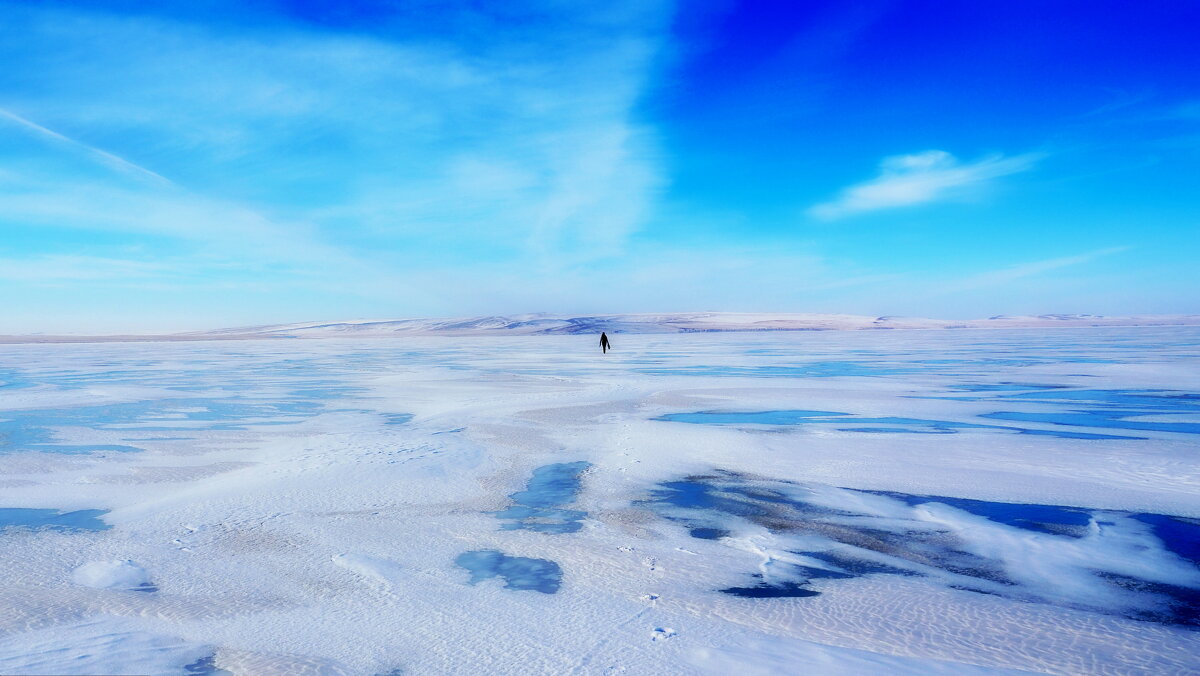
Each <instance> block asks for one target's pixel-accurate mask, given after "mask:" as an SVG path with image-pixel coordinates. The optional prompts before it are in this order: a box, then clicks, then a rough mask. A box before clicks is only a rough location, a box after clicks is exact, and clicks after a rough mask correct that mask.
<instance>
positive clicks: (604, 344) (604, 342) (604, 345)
mask: <svg viewBox="0 0 1200 676" xmlns="http://www.w3.org/2000/svg"><path fill="white" fill-rule="evenodd" d="M609 347H611V345H609V343H608V334H607V333H605V332H603V331H601V332H600V349H601V350H604V354H608V348H609Z"/></svg>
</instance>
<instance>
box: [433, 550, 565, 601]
mask: <svg viewBox="0 0 1200 676" xmlns="http://www.w3.org/2000/svg"><path fill="white" fill-rule="evenodd" d="M454 562H455V563H457V564H458V565H459V566H462V567H463V568H466V569H467V570H469V571H471V581H470V583H471V584H477V583H479V582H482V581H484V580H488V579H491V578H493V577H501V578H503V579H504V587H505V588H506V589H516V590H524V589H529V590H533V591H539V592H541V593H543V594H553V593H555V592H557V591H558V588H559V586H560V585H561V584H562V569H561V568H559V567H558V564H557V563H555V562H553V561H547V560H545V559H529V558H525V557H522V556H507V555H505V554H503V553H501V552H499V551H496V550H494V549H483V550H479V551H474V552H465V553H463V554H460V555H459V557H458V558H457V559H455V560H454Z"/></svg>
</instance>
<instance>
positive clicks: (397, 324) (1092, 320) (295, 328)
mask: <svg viewBox="0 0 1200 676" xmlns="http://www.w3.org/2000/svg"><path fill="white" fill-rule="evenodd" d="M1120 326H1129V327H1139V326H1140V327H1150V326H1200V315H1131V316H1126V317H1105V316H1102V315H1089V314H1046V315H1036V316H1033V315H1030V316H1026V315H996V316H993V317H988V318H987V319H966V320H959V319H927V318H922V317H899V316H892V315H888V316H883V317H870V316H865V315H843V314H796V313H739V312H676V313H665V314H614V315H580V316H571V315H552V314H524V315H510V316H499V315H492V316H487V317H459V318H450V319H384V320H357V319H356V320H352V321H336V322H302V323H297V324H270V325H263V326H246V327H240V328H229V329H216V330H212V331H190V332H187V333H171V334H158V335H108V336H76V335H24V336H20V335H0V344H3V343H95V342H152V341H196V340H260V339H264V338H348V337H364V338H366V337H380V336H552V335H574V334H589V333H596V334H598V333H600V332H601V331H607V332H609V333H614V334H616V333H626V334H628V333H716V332H734V331H867V330H889V329H891V330H916V329H1036V328H1096V327H1120Z"/></svg>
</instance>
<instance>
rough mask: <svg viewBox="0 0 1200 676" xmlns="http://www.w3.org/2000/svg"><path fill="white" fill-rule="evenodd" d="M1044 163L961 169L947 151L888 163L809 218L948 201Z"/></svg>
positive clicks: (995, 159) (998, 161)
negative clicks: (867, 179)
mask: <svg viewBox="0 0 1200 676" xmlns="http://www.w3.org/2000/svg"><path fill="white" fill-rule="evenodd" d="M1041 157H1042V155H1041V154H1040V153H1027V154H1024V155H1014V156H1012V157H1005V156H1003V155H990V156H987V157H984V158H982V159H979V160H976V161H974V162H968V163H963V162H959V160H958V158H956V157H954V156H953V155H951V154H950V153H948V152H946V151H944V150H926V151H924V152H920V153H916V154H913V155H896V156H893V157H887V158H884V160H883V161H882V162H880V164H879V175H878V176H876V177H875V178H873V179H871V180H869V181H866V182H864V183H859V184H857V185H852V186H850V187H848V188H846V189H844V190H842V192H841V194H839V195H838V196H837V198H836V199H834V200H832V201H829V202H823V203H821V204H817V205H815V206H813V207H811V208H810V209H809V210H808V212H807V213H808V215H809V216H812V217H813V218H817V219H820V220H826V221H829V220H835V219H838V218H842V217H844V216H850V215H853V214H857V213H862V212H867V211H878V210H881V209H893V208H897V207H906V206H913V205H917V204H925V203H929V202H936V201H939V200H943V199H949V198H952V197H955V196H957V195H960V194H962V193H963V192H965V191H967V190H970V189H973V188H979V187H982V186H984V185H986V184H987V183H989V182H990V181H992V180H994V179H996V178H999V177H1001V176H1007V175H1009V174H1016V173H1019V172H1022V171H1027V170H1028V169H1030V168H1032V167H1033V165H1034V164H1035V163H1036V162H1037V161H1038V160H1039V159H1041Z"/></svg>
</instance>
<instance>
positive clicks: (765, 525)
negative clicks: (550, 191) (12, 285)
mask: <svg viewBox="0 0 1200 676" xmlns="http://www.w3.org/2000/svg"><path fill="white" fill-rule="evenodd" d="M610 335H613V334H612V333H610ZM613 338H614V348H615V349H614V351H612V352H610V353H609V354H607V355H601V354H600V353H599V350H598V349H597V347H596V346H595V344H594V343H595V335H592V334H588V335H582V336H573V335H560V336H554V335H548V336H528V337H522V336H510V337H504V338H496V337H489V338H472V337H456V338H446V337H421V336H393V337H389V338H365V339H364V338H357V339H354V340H339V339H327V340H320V341H288V342H280V341H279V340H259V341H254V340H245V341H219V342H218V341H214V342H204V341H197V342H161V343H137V344H121V343H98V344H71V345H63V344H28V345H6V346H3V347H0V488H2V489H3V490H2V491H0V496H2V497H0V509H10V510H16V509H20V510H25V511H20V512H17V511H12V512H11V514H12V515H13V516H12V518H10V519H9V520H8V521H2V522H0V590H2V591H0V611H2V612H0V673H27V674H51V673H54V674H85V673H152V674H218V673H234V674H256V675H257V674H364V675H370V674H391V673H413V674H443V673H488V674H530V673H548V674H563V673H579V674H590V673H610V672H614V673H630V674H704V673H745V674H780V673H783V674H787V673H800V674H804V673H819V674H893V673H904V674H929V673H945V674H969V673H1018V672H1034V673H1053V674H1080V673H1106V674H1108V673H1111V674H1170V673H1179V674H1184V673H1196V672H1198V671H1200V631H1198V624H1200V569H1198V568H1197V563H1196V557H1197V554H1196V548H1197V541H1196V540H1195V539H1194V538H1192V534H1194V533H1197V532H1200V530H1197V529H1200V490H1197V489H1198V485H1197V484H1198V478H1200V453H1198V451H1200V444H1198V442H1200V435H1198V434H1196V433H1195V432H1194V431H1193V430H1194V428H1193V427H1189V425H1193V426H1194V424H1195V419H1196V417H1197V416H1198V415H1200V394H1197V389H1198V388H1197V384H1198V383H1200V329H1196V328H1186V327H1180V328H1142V329H1129V328H1102V329H1099V328H1098V329H1087V330H1079V329H1072V330H1035V331H1031V330H1028V329H1026V330H1021V331H1003V330H998V331H988V332H948V331H941V330H938V331H906V332H890V331H873V332H854V333H813V332H794V333H793V332H788V333H782V332H771V333H742V334H729V333H685V334H681V335H613ZM704 412H709V413H713V414H721V415H720V416H719V419H720V420H721V421H722V422H721V424H707V423H703V422H700V423H697V422H695V420H700V421H703V420H704V417H703V416H699V417H697V416H692V417H691V418H687V419H688V420H690V422H681V421H678V420H676V419H673V418H672V416H676V417H678V416H679V414H696V413H704ZM770 412H791V413H790V414H788V415H781V414H769V413H770ZM813 413H816V414H818V415H819V416H820V417H819V418H813V416H812V415H807V414H813ZM997 413H1003V414H1015V415H1010V416H1009V417H1008V418H1004V419H996V418H991V417H983V416H992V415H993V414H997ZM747 414H748V417H743V418H742V420H743V422H738V420H739V415H742V416H746V415H747ZM764 414H768V415H764ZM801 414H805V415H801ZM813 420H817V421H818V422H813ZM843 420H844V421H845V422H844V423H843V422H842V421H843ZM856 421H857V422H856ZM914 421H915V422H914ZM1122 425H1124V427H1122ZM1064 431H1065V432H1071V433H1081V434H1082V435H1091V436H1087V437H1086V438H1071V437H1070V436H1069V435H1068V436H1065V437H1064V436H1054V434H1057V433H1060V432H1064ZM1044 433H1051V434H1044ZM1110 437H1121V438H1110ZM33 510H43V511H33ZM46 510H53V511H46ZM80 510H97V511H94V512H93V511H89V512H86V513H87V514H88V515H90V517H91V518H93V519H98V520H99V521H101V522H103V524H106V525H107V526H110V527H108V528H103V529H99V528H83V527H68V526H64V525H61V524H57V525H55V522H53V521H52V520H51V521H47V520H46V519H41V520H36V519H33V518H32V517H30V516H28V515H31V514H32V515H42V514H51V515H57V514H71V513H75V512H78V511H80ZM22 515H24V516H22ZM18 517H20V518H18ZM1189 538H1191V539H1189ZM147 586H149V587H150V588H149V589H147ZM735 590H743V592H741V593H736V592H735ZM746 590H748V591H746ZM139 592H149V593H139Z"/></svg>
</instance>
